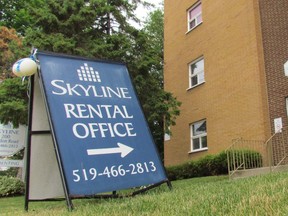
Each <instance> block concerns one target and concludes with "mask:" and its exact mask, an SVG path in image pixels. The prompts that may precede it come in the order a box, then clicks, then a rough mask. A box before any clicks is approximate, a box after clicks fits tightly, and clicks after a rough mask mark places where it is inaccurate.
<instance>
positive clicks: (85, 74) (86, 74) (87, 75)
mask: <svg viewBox="0 0 288 216" xmlns="http://www.w3.org/2000/svg"><path fill="white" fill-rule="evenodd" d="M77 73H78V77H79V80H81V81H90V82H101V79H100V75H99V72H98V71H94V69H93V68H92V67H89V66H88V64H87V63H84V66H81V67H80V69H77Z"/></svg>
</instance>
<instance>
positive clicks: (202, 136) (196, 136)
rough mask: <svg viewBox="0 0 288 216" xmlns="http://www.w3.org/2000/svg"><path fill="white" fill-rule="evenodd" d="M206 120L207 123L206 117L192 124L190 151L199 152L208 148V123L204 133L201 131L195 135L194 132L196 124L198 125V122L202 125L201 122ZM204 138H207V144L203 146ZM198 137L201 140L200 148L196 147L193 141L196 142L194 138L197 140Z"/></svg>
mask: <svg viewBox="0 0 288 216" xmlns="http://www.w3.org/2000/svg"><path fill="white" fill-rule="evenodd" d="M204 122H206V124H207V121H206V119H204V120H201V121H197V122H194V123H192V124H190V137H191V139H190V140H191V141H190V143H191V151H190V152H189V153H193V152H199V151H205V150H207V149H208V144H207V125H206V131H205V132H203V133H200V134H197V135H195V134H194V130H193V129H194V126H195V125H197V124H198V125H199V124H200V125H201V124H202V123H204ZM204 138H205V139H206V146H204V147H203V141H204ZM196 139H197V140H199V148H197V149H194V145H193V142H194V140H196Z"/></svg>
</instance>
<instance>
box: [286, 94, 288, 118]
mask: <svg viewBox="0 0 288 216" xmlns="http://www.w3.org/2000/svg"><path fill="white" fill-rule="evenodd" d="M286 113H287V117H288V97H286Z"/></svg>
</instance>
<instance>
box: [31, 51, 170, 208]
mask: <svg viewBox="0 0 288 216" xmlns="http://www.w3.org/2000/svg"><path fill="white" fill-rule="evenodd" d="M36 59H37V61H38V62H39V64H40V70H39V71H38V74H36V75H34V76H33V78H31V94H30V108H29V110H30V115H29V125H28V131H29V132H28V134H29V135H28V139H27V141H28V148H27V178H26V183H27V184H26V185H27V186H26V198H25V199H26V200H25V208H26V209H27V210H28V202H29V201H33V200H45V199H54V198H58V197H65V198H66V201H67V205H68V208H69V209H72V208H73V205H72V202H71V199H73V198H75V197H87V196H95V195H97V194H101V193H104V192H114V191H118V190H123V189H129V188H130V189H131V188H135V187H136V188H137V187H141V186H146V187H148V188H151V187H153V186H157V185H160V184H162V183H167V185H168V186H169V187H171V184H170V182H169V180H168V178H167V175H166V172H165V168H164V166H163V164H162V162H161V159H160V157H159V154H158V151H157V148H156V146H155V143H154V141H153V138H152V135H151V132H150V130H149V127H148V124H147V122H146V119H145V116H144V114H143V111H142V108H141V105H140V103H139V100H138V98H137V95H136V92H135V89H134V87H133V84H132V82H131V79H130V76H129V72H128V70H127V67H126V65H125V64H123V63H119V62H110V61H102V60H95V59H88V58H82V57H76V56H67V55H61V54H56V53H49V52H42V51H38V52H37V53H36ZM136 193H137V192H136Z"/></svg>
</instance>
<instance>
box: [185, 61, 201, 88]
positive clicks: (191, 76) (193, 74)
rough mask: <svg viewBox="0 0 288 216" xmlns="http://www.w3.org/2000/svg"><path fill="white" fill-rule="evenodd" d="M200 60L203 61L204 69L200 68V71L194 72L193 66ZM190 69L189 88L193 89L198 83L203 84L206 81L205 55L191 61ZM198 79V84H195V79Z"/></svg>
mask: <svg viewBox="0 0 288 216" xmlns="http://www.w3.org/2000/svg"><path fill="white" fill-rule="evenodd" d="M200 61H203V65H204V66H203V70H200V71H197V72H196V73H193V71H192V66H193V65H195V64H197V63H199V62H200ZM188 67H189V69H188V72H189V74H188V76H189V87H188V89H187V90H189V89H191V88H194V87H196V86H198V85H201V84H202V83H205V61H204V57H203V56H202V57H200V58H198V59H196V60H195V61H193V62H191V63H190V64H189V65H188ZM201 76H202V79H201ZM195 78H196V79H197V83H196V84H193V81H192V80H193V79H195Z"/></svg>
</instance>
